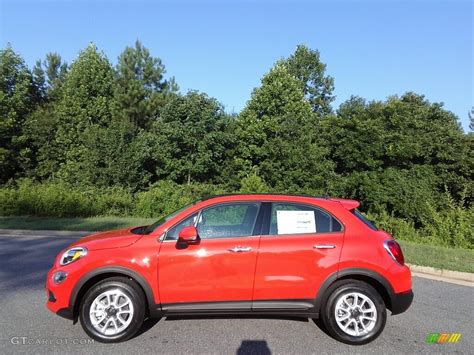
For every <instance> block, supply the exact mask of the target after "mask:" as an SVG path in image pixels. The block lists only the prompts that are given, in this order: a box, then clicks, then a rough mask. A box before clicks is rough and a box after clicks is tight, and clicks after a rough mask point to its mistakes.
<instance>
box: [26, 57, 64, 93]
mask: <svg viewBox="0 0 474 355" xmlns="http://www.w3.org/2000/svg"><path fill="white" fill-rule="evenodd" d="M67 71H68V66H67V64H66V63H65V62H63V61H62V59H61V56H60V55H59V54H57V53H48V54H46V59H45V60H43V61H41V60H38V61H36V64H35V66H34V67H33V81H34V82H35V84H36V87H37V90H38V91H39V92H40V93H41V97H42V99H43V100H44V101H46V100H47V101H52V100H54V99H56V98H57V96H58V90H59V88H60V86H61V84H62V83H63V82H64V79H65V77H66V75H67Z"/></svg>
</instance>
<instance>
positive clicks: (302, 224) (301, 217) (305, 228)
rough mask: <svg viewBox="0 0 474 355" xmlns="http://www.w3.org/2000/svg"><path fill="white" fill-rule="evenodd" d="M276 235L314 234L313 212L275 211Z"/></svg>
mask: <svg viewBox="0 0 474 355" xmlns="http://www.w3.org/2000/svg"><path fill="white" fill-rule="evenodd" d="M277 230H278V234H302V233H316V223H315V220H314V211H277Z"/></svg>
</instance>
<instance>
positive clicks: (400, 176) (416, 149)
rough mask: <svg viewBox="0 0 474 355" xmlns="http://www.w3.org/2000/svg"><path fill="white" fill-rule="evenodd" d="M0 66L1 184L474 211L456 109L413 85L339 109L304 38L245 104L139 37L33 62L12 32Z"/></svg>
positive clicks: (414, 219)
mask: <svg viewBox="0 0 474 355" xmlns="http://www.w3.org/2000/svg"><path fill="white" fill-rule="evenodd" d="M0 76H1V78H0V86H1V88H0V185H1V186H3V189H9V190H15V189H18V188H19V185H20V184H22V183H24V182H25V181H28V184H30V185H32V184H33V185H41V184H43V185H45V184H51V183H53V184H54V183H60V184H62V185H63V186H66V187H67V188H68V189H76V190H81V189H87V188H95V189H102V190H104V189H110V188H112V187H113V188H117V189H121V191H126V192H127V193H129V194H132V195H134V194H137V195H138V194H143V193H144V192H146V191H150V190H153V189H154V188H155V189H156V187H157V186H160V188H161V189H162V190H163V186H164V185H163V184H168V186H178V187H182V188H184V189H190V188H192V187H193V186H194V187H196V186H201V185H202V186H213V188H214V189H216V190H219V191H226V192H235V191H242V192H281V193H302V194H311V195H331V196H340V197H347V198H355V199H358V200H361V201H362V208H363V209H364V210H365V211H367V212H368V213H372V214H376V215H377V216H380V215H385V214H386V215H387V216H390V217H391V218H399V219H401V220H403V221H405V222H407V223H411V224H413V226H414V228H423V227H427V226H428V224H433V219H434V217H433V216H434V215H433V213H438V214H439V213H441V214H444V215H447V213H448V212H449V213H450V211H453V209H458V210H459V211H463V212H462V213H471V214H470V215H468V216H467V215H466V216H465V217H467V218H470V217H471V216H472V201H473V196H474V183H473V171H474V169H473V165H474V161H473V160H474V158H473V157H474V154H473V151H474V144H473V143H474V136H473V135H472V134H466V133H464V132H463V130H462V128H461V127H460V124H459V122H458V118H457V117H456V116H455V115H454V114H453V113H451V112H449V111H447V110H445V109H444V108H443V105H442V104H440V103H432V102H429V101H428V100H427V99H426V98H425V97H424V96H422V95H420V94H416V93H413V92H407V93H405V94H403V95H401V96H397V95H394V96H391V97H389V98H387V99H386V100H384V101H368V100H365V99H363V98H361V97H358V96H353V97H351V98H350V99H348V100H347V101H345V102H343V103H342V104H341V105H340V106H339V107H338V108H337V109H336V110H334V109H333V108H332V102H333V101H334V99H335V96H334V79H333V78H332V77H331V76H330V75H328V74H327V73H326V65H325V64H324V63H323V62H322V61H321V60H320V54H319V52H318V51H317V50H313V49H310V48H308V47H306V46H303V45H300V46H298V47H297V48H296V50H295V51H294V53H292V54H290V55H289V56H288V57H287V58H282V59H280V60H278V61H277V62H276V63H275V65H274V66H273V67H272V68H270V69H269V71H268V72H267V73H266V74H265V75H264V76H263V78H262V79H261V84H260V86H259V87H257V88H255V89H254V91H253V92H252V94H251V96H250V98H249V100H248V102H247V104H246V106H245V107H244V109H243V110H242V111H241V112H240V113H238V114H229V113H227V112H226V111H225V109H224V106H223V105H222V104H221V103H219V102H218V101H217V100H216V99H214V98H212V97H209V96H208V95H206V94H205V93H202V92H198V91H189V92H187V93H181V92H180V91H179V87H178V84H177V83H176V80H175V79H174V78H173V77H172V76H167V73H166V69H165V65H164V64H163V63H162V61H161V60H160V59H159V58H158V57H155V56H153V55H152V54H151V53H150V51H149V50H148V49H147V48H146V47H144V46H143V45H142V44H141V43H140V42H139V41H137V42H136V43H135V44H134V45H133V46H131V47H127V48H125V49H124V51H123V52H122V53H121V54H120V56H119V57H118V60H117V64H116V65H112V63H111V62H110V60H109V59H108V58H107V57H106V55H105V54H104V53H102V52H101V51H99V50H98V49H97V47H96V46H95V45H93V44H91V45H89V46H88V47H87V48H85V49H84V50H83V51H81V52H80V53H79V55H78V57H77V58H76V59H75V60H74V61H73V62H72V63H71V64H68V63H65V62H64V60H63V59H62V58H61V56H60V55H59V54H57V53H50V54H47V55H46V57H45V58H44V59H43V60H38V61H37V62H36V64H35V65H34V66H33V67H32V68H29V67H28V66H27V65H26V63H25V61H24V60H23V59H22V57H21V56H20V55H19V54H18V53H16V52H15V51H14V49H13V48H12V47H11V46H9V45H8V46H7V47H6V48H5V49H2V50H1V51H0ZM170 184H171V185H170ZM186 186H187V187H186ZM196 188H197V187H196ZM173 189H176V187H175V188H173ZM173 189H171V190H173ZM197 190H199V191H201V190H202V189H200V188H197ZM204 190H205V189H204ZM10 203H13V202H10ZM0 212H1V211H0ZM463 218H464V217H463ZM467 227H468V228H471V227H472V223H468V226H467ZM453 228H455V227H453ZM471 229H472V228H471ZM466 233H468V234H467V237H466V238H468V239H469V238H471V239H470V240H471V243H472V238H473V237H472V231H471V232H470V233H469V232H467V231H466Z"/></svg>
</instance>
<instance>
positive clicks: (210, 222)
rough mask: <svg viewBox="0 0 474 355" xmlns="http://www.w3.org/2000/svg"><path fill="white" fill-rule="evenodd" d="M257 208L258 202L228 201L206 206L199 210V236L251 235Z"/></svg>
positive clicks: (226, 236)
mask: <svg viewBox="0 0 474 355" xmlns="http://www.w3.org/2000/svg"><path fill="white" fill-rule="evenodd" d="M259 208H260V204H259V203H235V204H232V203H230V204H223V205H218V206H213V207H209V208H206V209H205V210H203V211H202V212H201V215H200V217H199V221H198V224H197V229H198V233H199V237H200V238H202V239H206V238H229V237H244V236H251V235H252V232H253V229H254V226H255V221H256V220H257V215H258V211H259Z"/></svg>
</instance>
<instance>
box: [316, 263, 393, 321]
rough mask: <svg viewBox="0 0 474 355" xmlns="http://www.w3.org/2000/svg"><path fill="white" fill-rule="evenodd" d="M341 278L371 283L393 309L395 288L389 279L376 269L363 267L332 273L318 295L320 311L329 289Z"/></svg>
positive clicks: (317, 300)
mask: <svg viewBox="0 0 474 355" xmlns="http://www.w3.org/2000/svg"><path fill="white" fill-rule="evenodd" d="M339 280H358V281H363V282H366V283H367V284H369V285H371V286H372V287H373V288H375V290H376V291H377V292H378V293H379V294H380V296H381V297H382V299H383V301H384V303H385V307H386V308H388V309H389V310H392V298H393V295H394V291H393V288H392V286H391V284H390V282H388V280H387V279H386V278H385V277H383V276H382V275H381V274H379V273H378V272H376V271H373V270H370V269H362V268H348V269H342V270H339V271H337V272H334V273H333V274H331V275H330V276H329V277H328V278H326V280H325V281H324V282H323V284H322V285H321V287H320V289H319V292H318V294H317V296H316V301H315V308H316V311H317V312H320V309H321V306H322V305H323V304H324V303H325V302H326V300H327V298H328V297H329V294H330V293H328V292H327V291H328V290H329V289H330V287H331V286H332V285H333V284H334V283H335V282H336V281H339Z"/></svg>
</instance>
